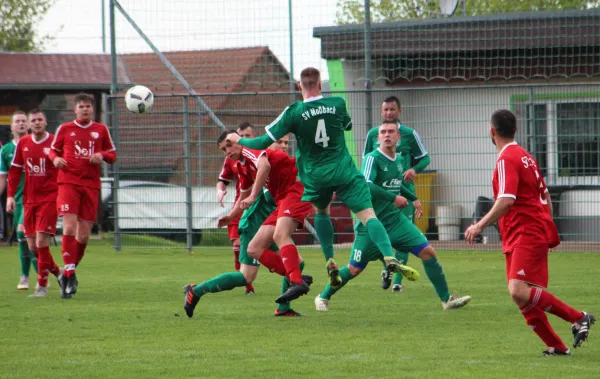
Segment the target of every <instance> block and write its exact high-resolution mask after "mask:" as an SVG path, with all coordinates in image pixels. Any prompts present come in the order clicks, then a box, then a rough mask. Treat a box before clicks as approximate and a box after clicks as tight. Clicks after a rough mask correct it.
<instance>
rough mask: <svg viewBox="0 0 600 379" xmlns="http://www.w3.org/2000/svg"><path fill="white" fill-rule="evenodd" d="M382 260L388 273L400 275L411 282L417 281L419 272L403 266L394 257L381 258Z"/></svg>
mask: <svg viewBox="0 0 600 379" xmlns="http://www.w3.org/2000/svg"><path fill="white" fill-rule="evenodd" d="M383 260H384V261H385V265H386V270H388V271H389V272H397V273H399V274H402V276H404V277H405V278H406V279H407V280H410V281H411V282H414V281H415V280H419V272H418V271H417V270H415V269H414V268H412V267H409V266H405V265H403V264H402V263H400V262H399V261H398V260H397V259H396V258H394V257H383Z"/></svg>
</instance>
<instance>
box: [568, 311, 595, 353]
mask: <svg viewBox="0 0 600 379" xmlns="http://www.w3.org/2000/svg"><path fill="white" fill-rule="evenodd" d="M595 322H596V318H595V317H594V315H592V314H590V313H585V312H583V317H582V318H581V320H579V321H577V322H576V323H574V324H573V326H572V327H571V332H573V347H579V346H581V345H583V343H584V342H585V341H587V339H588V335H589V334H590V328H591V327H592V325H593V324H594V323H595Z"/></svg>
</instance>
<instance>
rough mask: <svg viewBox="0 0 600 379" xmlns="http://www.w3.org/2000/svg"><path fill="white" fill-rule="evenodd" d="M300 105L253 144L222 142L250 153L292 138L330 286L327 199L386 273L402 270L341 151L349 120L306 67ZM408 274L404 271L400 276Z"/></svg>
mask: <svg viewBox="0 0 600 379" xmlns="http://www.w3.org/2000/svg"><path fill="white" fill-rule="evenodd" d="M299 87H300V90H301V92H302V98H303V101H298V102H295V103H293V104H292V105H290V106H289V107H287V108H286V109H285V110H284V111H283V113H281V115H279V117H277V119H275V121H273V122H272V123H271V124H269V125H267V127H266V134H265V135H263V136H261V137H258V138H254V139H246V138H240V136H239V135H237V134H235V133H233V134H230V135H229V136H228V137H227V139H228V141H230V142H232V143H239V144H241V145H243V146H246V147H249V148H251V149H264V148H266V147H267V146H269V145H270V144H271V143H273V142H274V141H277V140H278V139H279V138H281V136H284V135H286V134H288V133H294V135H295V136H296V140H297V143H298V145H297V149H298V150H297V154H296V159H297V161H296V166H297V167H298V175H299V177H300V180H301V181H302V183H303V184H304V194H303V196H302V201H310V202H311V203H312V204H313V205H314V206H315V208H316V210H317V214H316V215H315V231H316V232H317V236H318V237H319V242H320V244H321V247H322V248H323V254H324V255H325V259H326V260H327V265H326V267H327V272H328V275H329V280H330V283H331V284H332V285H333V286H334V287H335V286H339V285H340V284H341V278H340V276H339V270H338V268H337V266H336V264H335V262H334V260H333V255H334V252H333V233H334V230H333V224H332V223H331V219H330V217H329V204H330V203H331V199H332V196H333V193H334V192H335V193H336V195H337V197H338V198H339V199H340V200H341V201H342V202H343V203H344V204H345V205H346V206H347V207H348V208H350V210H351V211H352V212H354V213H355V214H356V217H357V218H358V219H359V220H360V222H361V223H362V224H363V225H365V228H366V230H367V232H368V233H369V235H370V236H371V237H372V239H373V241H377V246H378V247H379V249H380V251H381V252H382V253H383V257H384V260H385V263H386V266H387V269H388V270H389V271H395V272H402V271H403V270H405V268H404V266H403V265H401V264H400V263H399V262H398V260H396V258H395V257H394V252H393V249H392V245H391V244H390V239H389V237H388V235H387V233H386V232H385V228H384V227H383V225H382V224H381V222H380V221H379V220H378V219H377V217H376V216H375V212H374V211H373V206H372V204H371V194H370V192H369V187H368V186H367V183H366V181H365V178H364V176H363V175H362V174H361V173H360V171H359V170H358V169H357V168H356V166H355V165H354V162H353V160H352V158H351V156H350V153H349V152H348V149H347V148H346V141H345V139H344V132H345V131H347V130H350V129H351V128H352V120H351V119H350V115H349V114H348V112H347V110H346V102H345V101H344V99H343V98H341V97H336V96H332V97H323V96H322V95H321V76H320V73H319V70H317V69H315V68H312V67H309V68H305V69H304V70H302V72H301V73H300V84H299ZM406 273H407V274H409V273H410V270H406Z"/></svg>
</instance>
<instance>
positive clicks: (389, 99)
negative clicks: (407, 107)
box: [383, 96, 400, 108]
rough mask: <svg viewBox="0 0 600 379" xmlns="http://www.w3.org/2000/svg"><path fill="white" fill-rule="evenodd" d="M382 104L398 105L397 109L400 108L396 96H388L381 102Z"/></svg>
mask: <svg viewBox="0 0 600 379" xmlns="http://www.w3.org/2000/svg"><path fill="white" fill-rule="evenodd" d="M383 102H384V103H396V104H397V105H398V108H400V99H398V98H397V97H396V96H388V97H386V98H385V99H384V100H383Z"/></svg>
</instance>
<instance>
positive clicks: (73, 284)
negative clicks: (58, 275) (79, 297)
mask: <svg viewBox="0 0 600 379" xmlns="http://www.w3.org/2000/svg"><path fill="white" fill-rule="evenodd" d="M77 284H79V282H78V281H77V276H75V273H72V274H71V276H69V277H68V278H67V285H66V286H65V293H66V294H69V295H75V294H76V293H77Z"/></svg>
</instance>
